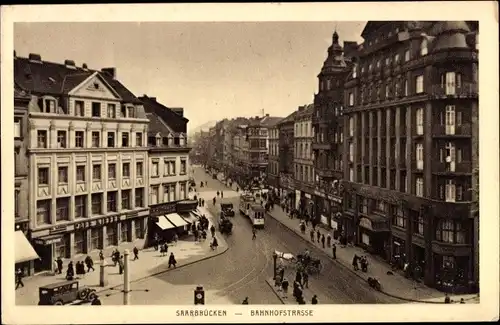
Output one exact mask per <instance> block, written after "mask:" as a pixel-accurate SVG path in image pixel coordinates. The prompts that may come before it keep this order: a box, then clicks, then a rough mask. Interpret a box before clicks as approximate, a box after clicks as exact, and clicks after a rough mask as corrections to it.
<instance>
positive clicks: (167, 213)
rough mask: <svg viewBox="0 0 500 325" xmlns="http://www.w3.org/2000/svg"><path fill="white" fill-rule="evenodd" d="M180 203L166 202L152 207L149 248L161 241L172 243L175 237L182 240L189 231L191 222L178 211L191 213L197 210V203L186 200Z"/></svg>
mask: <svg viewBox="0 0 500 325" xmlns="http://www.w3.org/2000/svg"><path fill="white" fill-rule="evenodd" d="M180 202H181V204H180V205H179V207H178V203H179V202H177V201H176V202H166V203H160V204H156V205H153V206H150V218H149V229H152V231H150V232H149V236H148V240H147V244H146V245H147V246H148V247H150V246H153V245H154V243H155V242H156V241H157V240H159V241H161V242H171V241H173V240H174V237H175V235H177V237H179V238H181V237H183V236H185V235H187V233H188V231H189V221H187V220H186V219H185V218H183V217H182V216H181V215H180V214H179V213H178V211H182V212H186V211H187V212H189V211H193V208H196V206H197V204H198V203H197V201H195V200H185V201H180Z"/></svg>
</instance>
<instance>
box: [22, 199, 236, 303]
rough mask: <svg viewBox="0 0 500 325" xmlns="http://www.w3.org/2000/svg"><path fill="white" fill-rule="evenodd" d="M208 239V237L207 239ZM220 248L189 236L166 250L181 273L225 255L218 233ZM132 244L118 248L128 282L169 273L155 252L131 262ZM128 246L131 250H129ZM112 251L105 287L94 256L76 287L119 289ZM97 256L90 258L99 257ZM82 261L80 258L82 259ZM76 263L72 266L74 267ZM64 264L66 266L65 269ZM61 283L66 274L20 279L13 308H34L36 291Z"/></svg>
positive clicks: (146, 252)
mask: <svg viewBox="0 0 500 325" xmlns="http://www.w3.org/2000/svg"><path fill="white" fill-rule="evenodd" d="M198 209H199V210H200V212H201V213H203V214H205V215H206V216H207V218H208V219H209V220H210V222H212V218H213V216H212V215H211V213H210V212H209V210H208V209H207V208H205V207H199V208H198ZM209 237H210V235H209ZM216 237H217V240H218V243H219V247H218V248H217V249H216V250H212V249H211V248H210V240H209V239H207V240H206V241H202V242H195V241H194V238H193V236H192V235H191V236H189V237H187V238H186V239H183V240H179V241H178V242H177V243H175V244H170V245H169V249H168V255H170V253H171V252H173V253H174V256H175V259H176V260H177V269H181V268H183V267H186V266H188V265H191V264H193V263H196V262H199V261H202V260H206V259H209V258H212V257H215V256H218V255H221V254H223V253H225V252H226V251H227V250H228V249H229V246H228V244H227V242H226V241H225V239H224V237H223V236H221V235H220V234H219V233H217V234H216ZM133 244H134V243H126V245H120V246H118V249H119V250H120V251H121V252H123V250H124V249H129V250H130V262H129V265H130V281H131V282H132V283H133V282H135V281H140V280H142V279H144V278H148V277H153V276H157V275H158V274H162V273H164V272H167V271H172V269H169V268H168V255H166V256H164V257H162V256H161V254H160V252H159V251H155V250H154V248H148V249H143V250H140V252H139V259H138V260H135V261H134V260H133V257H134V256H133V253H132V248H133ZM130 246H131V247H130ZM113 249H114V248H111V249H109V252H107V250H104V251H103V253H104V256H105V259H104V265H105V267H104V272H105V281H106V282H107V283H106V285H105V287H100V286H99V273H100V267H101V262H100V261H99V257H98V256H93V259H94V268H95V271H91V272H88V273H86V274H85V275H83V276H79V277H77V278H76V279H78V280H79V285H80V286H81V287H82V286H88V287H91V288H93V289H96V290H97V292H103V291H109V290H112V289H113V288H114V287H119V286H121V284H122V283H123V275H120V274H119V272H118V266H114V264H113V262H112V261H111V250H113ZM98 253H99V252H98V251H97V252H96V253H92V254H90V255H91V256H92V255H98ZM82 259H83V258H82ZM76 261H77V260H74V261H73V262H74V263H76ZM66 265H67V263H65V265H64V266H65V267H66ZM60 281H65V270H64V269H63V274H61V275H59V274H56V275H51V274H47V275H35V276H33V277H29V278H25V279H23V282H24V287H20V288H19V289H17V290H16V304H17V305H37V304H38V287H40V286H44V285H48V284H51V283H56V282H60Z"/></svg>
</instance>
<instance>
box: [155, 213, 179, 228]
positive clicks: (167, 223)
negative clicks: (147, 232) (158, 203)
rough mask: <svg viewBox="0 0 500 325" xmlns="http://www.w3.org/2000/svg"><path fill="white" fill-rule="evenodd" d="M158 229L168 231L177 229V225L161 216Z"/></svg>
mask: <svg viewBox="0 0 500 325" xmlns="http://www.w3.org/2000/svg"><path fill="white" fill-rule="evenodd" d="M156 224H157V225H158V227H160V228H161V230H166V229H173V228H175V225H174V224H172V223H171V222H170V221H169V220H168V219H167V218H165V217H164V216H159V217H158V222H157V223H156Z"/></svg>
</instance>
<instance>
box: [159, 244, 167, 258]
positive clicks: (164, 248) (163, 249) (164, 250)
mask: <svg viewBox="0 0 500 325" xmlns="http://www.w3.org/2000/svg"><path fill="white" fill-rule="evenodd" d="M160 253H161V256H165V255H166V254H167V253H168V245H167V243H165V244H163V245H162V246H161V248H160Z"/></svg>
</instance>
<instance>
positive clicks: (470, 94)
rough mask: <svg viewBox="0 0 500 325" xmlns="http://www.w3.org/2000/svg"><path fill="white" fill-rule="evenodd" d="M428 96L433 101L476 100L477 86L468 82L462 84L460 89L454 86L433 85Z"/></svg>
mask: <svg viewBox="0 0 500 325" xmlns="http://www.w3.org/2000/svg"><path fill="white" fill-rule="evenodd" d="M430 96H431V98H433V99H446V98H477V97H478V86H477V84H475V83H469V82H464V83H462V85H461V86H460V87H457V86H455V85H441V84H439V85H433V86H432V91H431V94H430Z"/></svg>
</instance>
